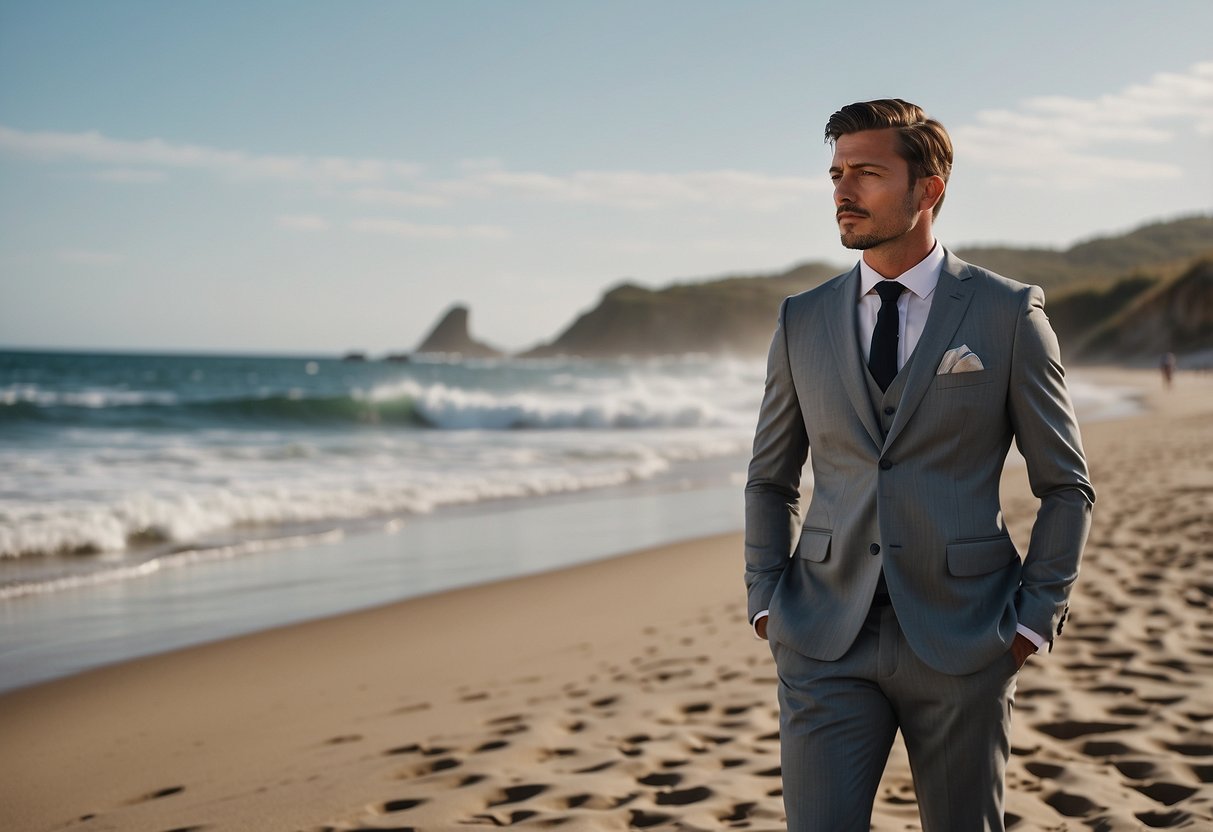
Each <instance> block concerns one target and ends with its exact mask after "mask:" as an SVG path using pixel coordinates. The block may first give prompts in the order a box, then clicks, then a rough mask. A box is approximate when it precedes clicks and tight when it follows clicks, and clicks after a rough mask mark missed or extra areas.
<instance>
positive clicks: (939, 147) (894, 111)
mask: <svg viewBox="0 0 1213 832" xmlns="http://www.w3.org/2000/svg"><path fill="white" fill-rule="evenodd" d="M887 129H893V130H896V131H897V136H898V142H897V155H898V156H900V157H901V158H903V159H905V160H906V162H907V163H908V164H909V166H910V182H911V183H914V182H917V181H918V180H919V179H922V178H923V177H924V176H938V177H940V178H941V179H943V181H944V182H945V183H946V182H947V181H948V177H949V176H951V174H952V139H951V138H949V136H948V131H947V130H945V129H944V126H943V125H942V124H940V123H939V122H938V121H936V120H935V119H933V118H927V114H926V113H925V112H923V110H922V107H919V106H918V105H917V104H911V103H910V102H908V101H902V100H901V99H900V98H882V99H880V100H879V101H861V102H859V103H858V104H848V105H847V106H845V107H843V108H842V109H841V110H839V111H838V112H836V113H834V115H832V116H830V120H829V121H828V122H826V141H827V142H829V143H830V144H834V143H835V142H837V141H838V137H839V136H845V135H847V134H848V133H859V132H862V131H864V130H887ZM942 205H943V196H940V197H939V201H938V202H936V203H935V209H934V210H933V211H932V212H931V216H933V217H938V216H939V209H940V207H941V206H942Z"/></svg>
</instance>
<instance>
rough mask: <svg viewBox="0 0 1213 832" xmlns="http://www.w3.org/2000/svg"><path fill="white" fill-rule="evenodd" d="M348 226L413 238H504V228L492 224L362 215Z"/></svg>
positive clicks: (505, 232)
mask: <svg viewBox="0 0 1213 832" xmlns="http://www.w3.org/2000/svg"><path fill="white" fill-rule="evenodd" d="M349 228H350V229H351V230H353V231H358V232H360V233H363V234H387V235H390V236H393V237H407V238H409V239H415V240H467V239H475V240H504V239H505V238H507V237H508V236H509V232H507V231H506V230H505V229H504V228H501V227H499V226H494V225H463V226H459V225H425V224H422V223H415V222H407V221H405V220H397V219H384V218H376V217H363V218H359V219H353V220H350V221H349Z"/></svg>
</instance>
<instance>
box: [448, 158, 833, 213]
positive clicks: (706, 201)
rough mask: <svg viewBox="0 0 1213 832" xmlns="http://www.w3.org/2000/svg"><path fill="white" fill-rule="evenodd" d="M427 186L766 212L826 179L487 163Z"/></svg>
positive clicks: (616, 204) (626, 206)
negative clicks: (553, 170)
mask: <svg viewBox="0 0 1213 832" xmlns="http://www.w3.org/2000/svg"><path fill="white" fill-rule="evenodd" d="M432 188H433V190H434V191H435V192H437V193H439V194H442V195H443V196H445V197H447V198H448V199H458V198H476V199H491V198H495V197H507V198H521V199H525V200H532V201H536V202H554V203H564V204H574V205H597V206H603V207H609V208H618V209H621V210H628V211H654V210H661V209H669V208H685V207H695V208H723V209H726V210H733V211H737V210H740V211H757V212H769V211H777V210H780V209H783V208H786V207H787V206H789V205H792V204H794V203H797V202H799V201H801V200H804V199H806V198H809V197H812V196H814V195H816V194H819V193H821V192H823V191H826V190H828V189H829V182H828V181H826V180H825V177H799V176H773V175H769V174H763V173H754V172H752V171H742V170H727V169H726V170H712V171H690V172H685V173H651V172H646V171H631V170H583V171H574V172H572V173H568V174H563V175H556V174H549V173H542V172H537V171H511V170H506V169H504V168H501V167H493V168H487V169H484V170H473V171H472V172H471V173H470V174H469V175H467V176H465V177H463V178H460V179H452V180H446V181H442V182H437V183H435V184H434V185H433V186H432Z"/></svg>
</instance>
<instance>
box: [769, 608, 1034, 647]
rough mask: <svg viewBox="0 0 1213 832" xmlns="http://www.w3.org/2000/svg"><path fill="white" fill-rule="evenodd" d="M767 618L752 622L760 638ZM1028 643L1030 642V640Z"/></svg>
mask: <svg viewBox="0 0 1213 832" xmlns="http://www.w3.org/2000/svg"><path fill="white" fill-rule="evenodd" d="M768 618H770V616H767V615H764V616H763V617H762V618H760V619H758V620H757V621H755V622H754V632H756V633H758V637H759V638H761V639H766V637H767V619H768ZM1028 643H1029V644H1031V642H1028Z"/></svg>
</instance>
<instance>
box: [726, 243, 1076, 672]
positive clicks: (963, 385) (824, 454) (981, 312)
mask: <svg viewBox="0 0 1213 832" xmlns="http://www.w3.org/2000/svg"><path fill="white" fill-rule="evenodd" d="M858 292H859V267H858V266H856V267H855V268H854V269H852V270H851V271H850V272H848V273H847V274H843V275H839V276H838V277H836V278H834V279H832V280H830V281H829V282H827V283H825V284H823V285H821V286H818V287H817V288H815V289H812V290H810V291H807V292H804V293H802V294H799V295H795V296H793V297H790V298H787V299H786V300H784V302H783V305H782V306H781V307H780V310H779V324H778V327H777V329H776V331H775V336H774V338H773V339H772V342H771V350H770V354H769V357H768V365H767V380H766V390H765V394H764V396H763V402H762V408H761V411H760V413H759V419H758V427H757V430H756V433H755V436H754V455H753V459H752V461H751V463H750V468H749V479H748V482H747V484H746V535H745V560H746V574H745V577H746V586H747V589H748V592H749V614H750V617H751V618H753V616H754V615H755V614H756V613H758V612H759V611H761V610H764V609H769V610H770V619H769V621H768V625H767V634H768V637H769V638H771V639H773V640H777V641H779V642H781V643H783V644H786V645H787V646H789V647H791V648H792V649H794V650H797V651H799V652H800V653H802V654H804V655H807V656H810V657H812V658H815V659H820V660H825V661H832V660H834V659H837V658H839V657H841V656H842V655H843V654H844V653H845V652H846V651H847V649H848V648H849V647H850V645H851V643H852V642H853V641H854V639H855V637H856V635H857V634H858V632H859V629H860V627H861V626H862V624H863V621H864V618H865V617H866V615H867V611H868V609H869V607H870V604H871V600H872V596H873V593H874V591H875V588H876V583H877V578H878V576H879V574H880V571H881V569H882V567H883V570H884V574H885V580H886V582H887V584H888V591H889V595H890V598H891V600H892V603H893V606H894V608H895V610H896V613H897V618H898V621H899V622H900V624H901V628H902V630H903V632H904V633H905V637H906V639H907V640H908V642H909V644H910V646H911V648H912V649H913V650H914V652H915V653H916V654H917V655H918V656H919V657H920V658H921V659H922V660H923V661H924V662H926V663H927V664H929V665H930V666H931V667H933V668H935V669H937V670H939V671H941V672H944V673H949V674H958V675H959V674H966V673H972V672H975V671H977V670H979V669H981V668H982V667H985V666H986V665H988V664H989V663H990V662H992V661H993V660H994V659H995V658H997V657H998V656H999V655H1000V654H1002V653H1005V652H1006V650H1007V649H1008V648H1009V647H1010V644H1011V642H1012V640H1013V639H1014V638H1015V631H1016V629H1015V628H1016V624H1017V623H1018V622H1022V623H1023V624H1024V626H1026V627H1028V628H1029V629H1031V630H1033V631H1035V632H1037V633H1041V634H1048V635H1049V637H1050V641H1051V640H1052V636H1053V634H1055V633H1057V632H1059V628H1060V625H1061V622H1062V621H1063V620H1064V617H1065V613H1066V610H1067V598H1068V596H1069V593H1070V589H1071V587H1072V585H1073V583H1074V581H1075V579H1076V578H1077V574H1078V564H1079V559H1080V557H1081V553H1082V548H1083V545H1084V543H1085V542H1086V538H1087V532H1088V531H1089V529H1090V522H1091V507H1092V505H1093V503H1094V501H1095V492H1094V490H1093V489H1092V487H1091V483H1090V480H1089V478H1088V475H1087V466H1086V460H1085V458H1084V456H1083V451H1082V445H1081V441H1080V438H1079V433H1078V425H1077V422H1076V420H1075V418H1074V410H1073V406H1072V405H1071V402H1070V396H1069V393H1068V391H1067V389H1066V384H1065V371H1064V370H1063V368H1062V366H1061V361H1060V353H1059V350H1058V346H1057V339H1056V337H1055V336H1054V334H1053V330H1052V328H1051V327H1050V326H1049V322H1048V318H1047V317H1046V316H1045V313H1044V295H1043V293H1042V292H1041V290H1040V288H1039V287H1036V286H1027V285H1024V284H1022V283H1017V282H1015V281H1013V280H1008V279H1006V278H1004V277H1001V276H999V275H996V274H994V273H992V272H989V271H986V270H985V269H981V268H979V267H976V266H972V265H970V264H968V263H965V262H964V261H962V260H960V259H959V258H957V257H955V256H954V255H952V254H951V253H950V252H946V257H945V260H944V266H943V271H942V274H941V275H940V278H939V283H938V285H937V286H936V289H935V294H934V296H933V300H932V304H931V311H930V314H929V315H928V318H927V322H926V324H925V326H924V329H923V333H922V336H921V338H920V340H919V343H918V345H917V347H916V348H915V350H914V354H913V355H912V356H911V357H910V360H909V361H908V362H907V364H906V367H905V369H904V370H903V372H906V373H908V374H909V375H908V377H907V381H906V387H905V390H904V392H903V394H902V398H901V402H900V405H899V407H898V409H897V411H896V414H895V415H894V417H893V420H892V424H891V425H890V427H889V430H888V435H887V436H884V437H882V435H881V429H880V425H879V424H878V423H877V421H876V415H875V413H874V411H873V407H872V404H871V400H870V398H869V395H868V392H867V384H866V381H865V379H864V374H865V373H867V368H866V366H865V364H864V361H863V357H862V355H861V354H860V347H859V342H858V335H857V323H856V315H857V303H858ZM962 344H965V345H968V346H969V347H970V348H971V349H972V351H973V352H975V353H976V354H977V355H978V357H979V358H980V359H981V361H982V363H983V364H984V369H982V370H979V371H975V372H965V373H954V374H947V375H938V376H937V375H936V369H937V367H938V366H939V362H940V360H941V358H942V357H943V355H944V353H945V352H946V351H947V350H949V349H951V348H954V347H958V346H960V345H962ZM1012 438H1014V439H1015V441H1016V443H1017V445H1018V447H1019V450H1020V452H1021V453H1022V454H1023V457H1024V459H1025V460H1026V462H1027V470H1028V476H1029V480H1030V483H1031V487H1032V491H1033V493H1034V494H1035V495H1036V497H1038V498H1039V499H1040V510H1039V513H1038V514H1037V517H1036V523H1035V525H1034V527H1033V530H1032V536H1031V540H1030V542H1029V543H1028V546H1027V552H1026V554H1025V555H1024V556H1023V558H1022V559H1021V557H1020V555H1019V553H1018V551H1017V549H1016V547H1015V544H1014V543H1013V542H1012V541H1011V538H1010V537H1009V535H1008V533H1007V530H1006V528H1005V527H1004V525H1003V517H1002V511H1001V508H1000V505H999V496H998V489H999V479H1000V475H1001V473H1002V469H1003V463H1004V461H1005V459H1006V455H1007V450H1008V448H1009V447H1010V444H1011V440H1012ZM810 448H812V451H811V454H810ZM806 457H811V465H812V472H813V489H812V499H811V501H810V503H809V506H808V511H807V512H806V514H805V517H804V522H803V524H801V523H800V517H799V486H800V479H801V473H802V469H803V467H804V464H805V460H806ZM872 544H878V545H879V552H877V553H876V554H873V552H874V550H875V547H873V545H872Z"/></svg>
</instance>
